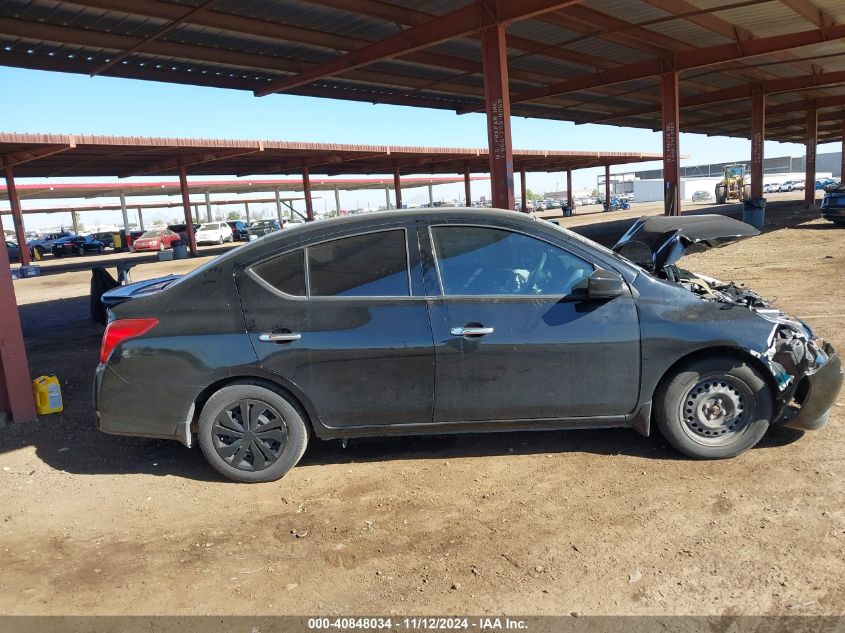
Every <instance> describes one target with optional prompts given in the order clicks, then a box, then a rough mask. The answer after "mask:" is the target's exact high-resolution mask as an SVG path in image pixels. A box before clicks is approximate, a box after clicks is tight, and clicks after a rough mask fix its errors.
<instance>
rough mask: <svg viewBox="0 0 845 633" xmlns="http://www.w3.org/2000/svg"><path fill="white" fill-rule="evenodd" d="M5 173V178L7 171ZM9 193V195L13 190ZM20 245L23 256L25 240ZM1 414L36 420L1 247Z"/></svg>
mask: <svg viewBox="0 0 845 633" xmlns="http://www.w3.org/2000/svg"><path fill="white" fill-rule="evenodd" d="M6 173H7V177H8V176H9V171H7V172H6ZM7 182H8V181H7ZM8 191H9V194H10V196H11V194H12V189H9V190H8ZM16 224H17V223H16ZM20 244H21V245H22V247H21V256H23V254H24V253H25V252H26V251H27V248H26V241H23V242H21V243H20ZM0 411H3V412H7V413H9V414H10V416H11V418H12V421H13V422H29V421H31V420H35V419H36V418H37V417H38V416H37V415H36V413H35V398H34V397H33V395H32V383H31V382H30V374H29V362H28V361H27V359H26V347H25V346H24V343H23V332H22V331H21V320H20V314H19V313H18V304H17V300H16V299H15V288H14V285H13V284H12V275H11V274H9V252H8V250H7V249H5V248H0Z"/></svg>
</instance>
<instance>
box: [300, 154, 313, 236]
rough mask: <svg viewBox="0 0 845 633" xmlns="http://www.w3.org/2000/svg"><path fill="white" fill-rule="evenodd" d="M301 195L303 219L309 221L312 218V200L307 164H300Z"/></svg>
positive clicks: (309, 173)
mask: <svg viewBox="0 0 845 633" xmlns="http://www.w3.org/2000/svg"><path fill="white" fill-rule="evenodd" d="M302 195H303V196H304V197H305V219H306V221H308V222H311V221H312V220H313V219H314V201H313V200H311V172H310V171H309V169H308V165H303V166H302Z"/></svg>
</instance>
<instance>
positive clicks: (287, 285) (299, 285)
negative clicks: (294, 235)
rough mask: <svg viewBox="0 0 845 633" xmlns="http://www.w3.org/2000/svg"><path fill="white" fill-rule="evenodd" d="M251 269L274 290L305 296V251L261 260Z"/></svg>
mask: <svg viewBox="0 0 845 633" xmlns="http://www.w3.org/2000/svg"><path fill="white" fill-rule="evenodd" d="M252 270H253V272H254V273H255V274H256V275H258V276H259V277H261V279H263V280H264V281H266V282H267V283H268V284H270V285H271V286H273V287H274V288H275V289H276V290H279V291H281V292H284V293H285V294H288V295H292V296H294V297H304V296H305V252H304V251H303V250H302V249H299V250H296V251H293V252H292V253H286V254H285V255H282V256H280V257H274V258H273V259H271V260H268V261H266V262H262V263H261V264H258V265H257V266H254V267H253V269H252Z"/></svg>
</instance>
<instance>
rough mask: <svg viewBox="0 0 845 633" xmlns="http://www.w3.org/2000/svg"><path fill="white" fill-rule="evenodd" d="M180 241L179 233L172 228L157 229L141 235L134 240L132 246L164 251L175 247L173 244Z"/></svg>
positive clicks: (139, 249)
mask: <svg viewBox="0 0 845 633" xmlns="http://www.w3.org/2000/svg"><path fill="white" fill-rule="evenodd" d="M179 241H180V238H179V234H178V233H174V232H173V231H171V230H170V229H156V230H154V231H147V232H146V233H144V234H143V235H142V236H141V237H139V238H138V239H136V240H135V241H133V242H132V248H133V250H134V251H135V252H138V251H163V250H166V249H168V248H173V245H174V244H176V243H178V242H179Z"/></svg>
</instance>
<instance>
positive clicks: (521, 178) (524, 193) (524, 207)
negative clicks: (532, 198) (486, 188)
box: [493, 167, 528, 213]
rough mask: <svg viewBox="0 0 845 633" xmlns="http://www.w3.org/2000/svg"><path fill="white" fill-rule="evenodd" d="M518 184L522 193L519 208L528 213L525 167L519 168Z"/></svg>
mask: <svg viewBox="0 0 845 633" xmlns="http://www.w3.org/2000/svg"><path fill="white" fill-rule="evenodd" d="M519 186H520V188H521V193H522V208H521V209H519V210H520V211H522V212H523V213H528V183H527V179H526V178H525V167H523V168H522V169H520V170H519ZM493 206H496V203H495V202H494V203H493Z"/></svg>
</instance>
